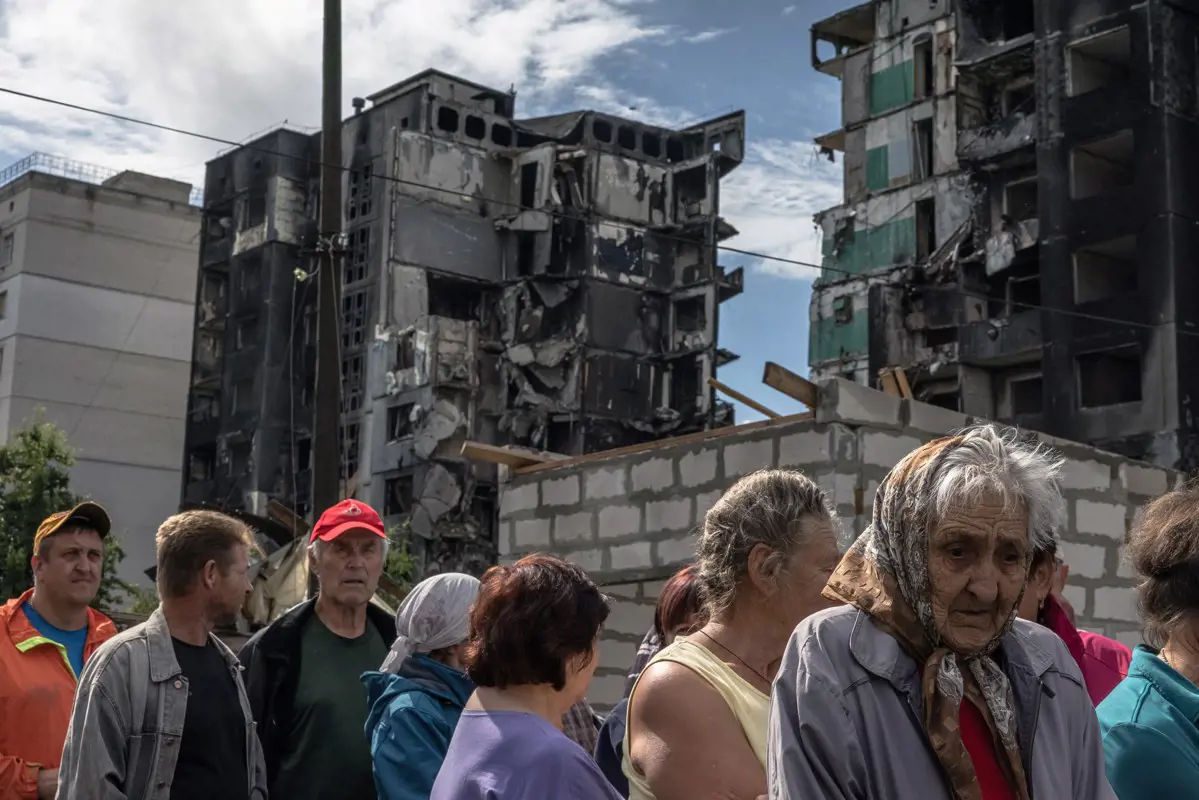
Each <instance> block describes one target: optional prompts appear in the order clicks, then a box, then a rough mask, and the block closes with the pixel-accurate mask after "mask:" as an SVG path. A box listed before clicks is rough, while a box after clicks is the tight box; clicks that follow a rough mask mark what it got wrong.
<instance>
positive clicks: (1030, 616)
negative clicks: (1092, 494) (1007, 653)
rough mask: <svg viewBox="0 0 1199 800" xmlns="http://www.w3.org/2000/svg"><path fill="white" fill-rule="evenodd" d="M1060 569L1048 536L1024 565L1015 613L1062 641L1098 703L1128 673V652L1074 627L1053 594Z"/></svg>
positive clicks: (1106, 639) (1113, 643)
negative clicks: (1024, 577)
mask: <svg viewBox="0 0 1199 800" xmlns="http://www.w3.org/2000/svg"><path fill="white" fill-rule="evenodd" d="M1061 569H1062V561H1061V559H1060V558H1058V556H1057V541H1056V540H1054V539H1053V538H1049V540H1048V542H1047V543H1046V544H1045V545H1044V546H1043V547H1042V548H1041V549H1039V550H1037V551H1036V552H1034V553H1033V556H1032V564H1031V565H1030V566H1029V568H1028V587H1027V588H1026V589H1025V590H1024V598H1023V599H1022V600H1021V601H1020V607H1019V612H1018V613H1019V616H1020V618H1021V619H1026V620H1028V621H1029V622H1036V623H1038V624H1041V625H1044V626H1045V627H1046V628H1048V629H1049V630H1051V631H1053V632H1054V633H1056V634H1057V635H1058V638H1059V639H1061V640H1062V641H1063V642H1065V643H1066V649H1068V650H1069V651H1070V655H1072V656H1073V657H1074V661H1075V662H1076V663H1077V664H1078V669H1079V670H1080V671H1081V672H1082V679H1083V681H1085V682H1086V684H1087V693H1088V694H1090V695H1091V702H1092V703H1094V704H1095V705H1099V704H1100V703H1101V702H1103V698H1105V697H1107V696H1108V694H1110V693H1111V691H1112V689H1115V688H1116V685H1117V684H1119V683H1120V681H1122V680H1124V676H1125V675H1127V674H1128V664H1129V661H1131V660H1132V651H1130V650H1129V649H1128V648H1127V647H1125V646H1124V645H1122V644H1120V643H1119V642H1117V641H1116V640H1114V639H1109V638H1107V637H1106V636H1100V635H1099V634H1097V633H1091V632H1090V631H1080V630H1079V629H1078V628H1077V627H1075V625H1074V621H1073V620H1072V619H1071V618H1070V614H1069V613H1068V612H1067V610H1066V608H1065V603H1064V602H1063V601H1062V600H1061V598H1059V597H1058V596H1057V595H1055V594H1054V593H1053V582H1054V578H1055V576H1056V575H1057V574H1058V573H1059V572H1060V571H1061Z"/></svg>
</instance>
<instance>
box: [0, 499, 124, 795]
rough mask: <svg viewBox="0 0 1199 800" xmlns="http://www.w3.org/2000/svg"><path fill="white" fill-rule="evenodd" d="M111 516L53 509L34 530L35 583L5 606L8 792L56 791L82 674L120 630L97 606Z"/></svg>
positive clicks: (3, 752) (1, 732)
mask: <svg viewBox="0 0 1199 800" xmlns="http://www.w3.org/2000/svg"><path fill="white" fill-rule="evenodd" d="M110 528H111V523H110V522H109V519H108V514H107V513H106V512H105V511H104V509H103V508H101V507H100V506H98V505H96V504H95V503H90V502H89V503H80V504H79V505H77V506H75V507H74V508H72V509H71V510H69V511H60V512H58V513H57V514H52V515H50V516H49V517H48V518H47V519H46V520H45V522H43V523H42V524H41V525H40V526H38V529H37V533H35V534H34V536H33V557H32V563H33V588H32V589H30V590H29V591H27V592H25V594H23V595H21V596H20V597H18V598H16V599H15V600H9V601H8V602H7V603H6V604H4V606H3V607H0V676H3V679H0V797H4V798H18V799H19V800H24V798H30V800H32V798H51V797H54V793H55V791H56V790H57V788H58V766H59V763H60V761H61V758H62V747H63V741H64V740H65V739H66V736H67V725H68V723H69V722H70V719H71V704H72V702H73V701H74V699H75V690H76V687H77V685H78V676H79V673H81V672H82V671H83V663H84V661H86V660H87V659H89V658H91V655H92V653H94V652H95V651H96V648H98V647H99V646H100V645H101V644H103V643H104V642H106V641H107V640H109V639H111V638H112V637H113V635H115V634H116V632H117V631H116V627H115V626H114V625H113V624H112V621H111V620H109V619H108V617H106V616H104V615H103V614H101V613H100V612H98V611H96V610H94V609H91V608H89V607H88V606H89V605H90V604H91V602H92V601H93V600H95V599H96V593H97V592H98V591H99V590H100V573H101V568H102V567H103V564H104V538H105V537H106V536H108V532H109V529H110Z"/></svg>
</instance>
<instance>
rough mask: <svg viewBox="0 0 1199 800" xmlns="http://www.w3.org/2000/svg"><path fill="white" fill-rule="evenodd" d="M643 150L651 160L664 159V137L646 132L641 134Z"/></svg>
mask: <svg viewBox="0 0 1199 800" xmlns="http://www.w3.org/2000/svg"><path fill="white" fill-rule="evenodd" d="M641 150H642V152H644V153H645V154H646V155H647V156H649V157H650V158H661V157H662V137H661V136H659V135H658V134H656V133H650V132H649V131H645V132H644V133H642V134H641Z"/></svg>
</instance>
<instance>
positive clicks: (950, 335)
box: [924, 327, 958, 347]
mask: <svg viewBox="0 0 1199 800" xmlns="http://www.w3.org/2000/svg"><path fill="white" fill-rule="evenodd" d="M957 340H958V329H957V328H956V327H952V328H928V329H927V330H925V331H924V346H925V347H944V346H946V345H950V344H956V343H957Z"/></svg>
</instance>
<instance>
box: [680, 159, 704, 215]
mask: <svg viewBox="0 0 1199 800" xmlns="http://www.w3.org/2000/svg"><path fill="white" fill-rule="evenodd" d="M674 196H675V207H676V209H677V213H678V215H679V216H680V217H682V218H686V217H690V216H695V215H696V214H699V213H700V212H701V211H702V204H703V202H704V201H705V200H707V199H708V168H707V165H706V164H700V165H698V166H695V167H691V168H690V169H680V170H679V171H677V172H675V173H674Z"/></svg>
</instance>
